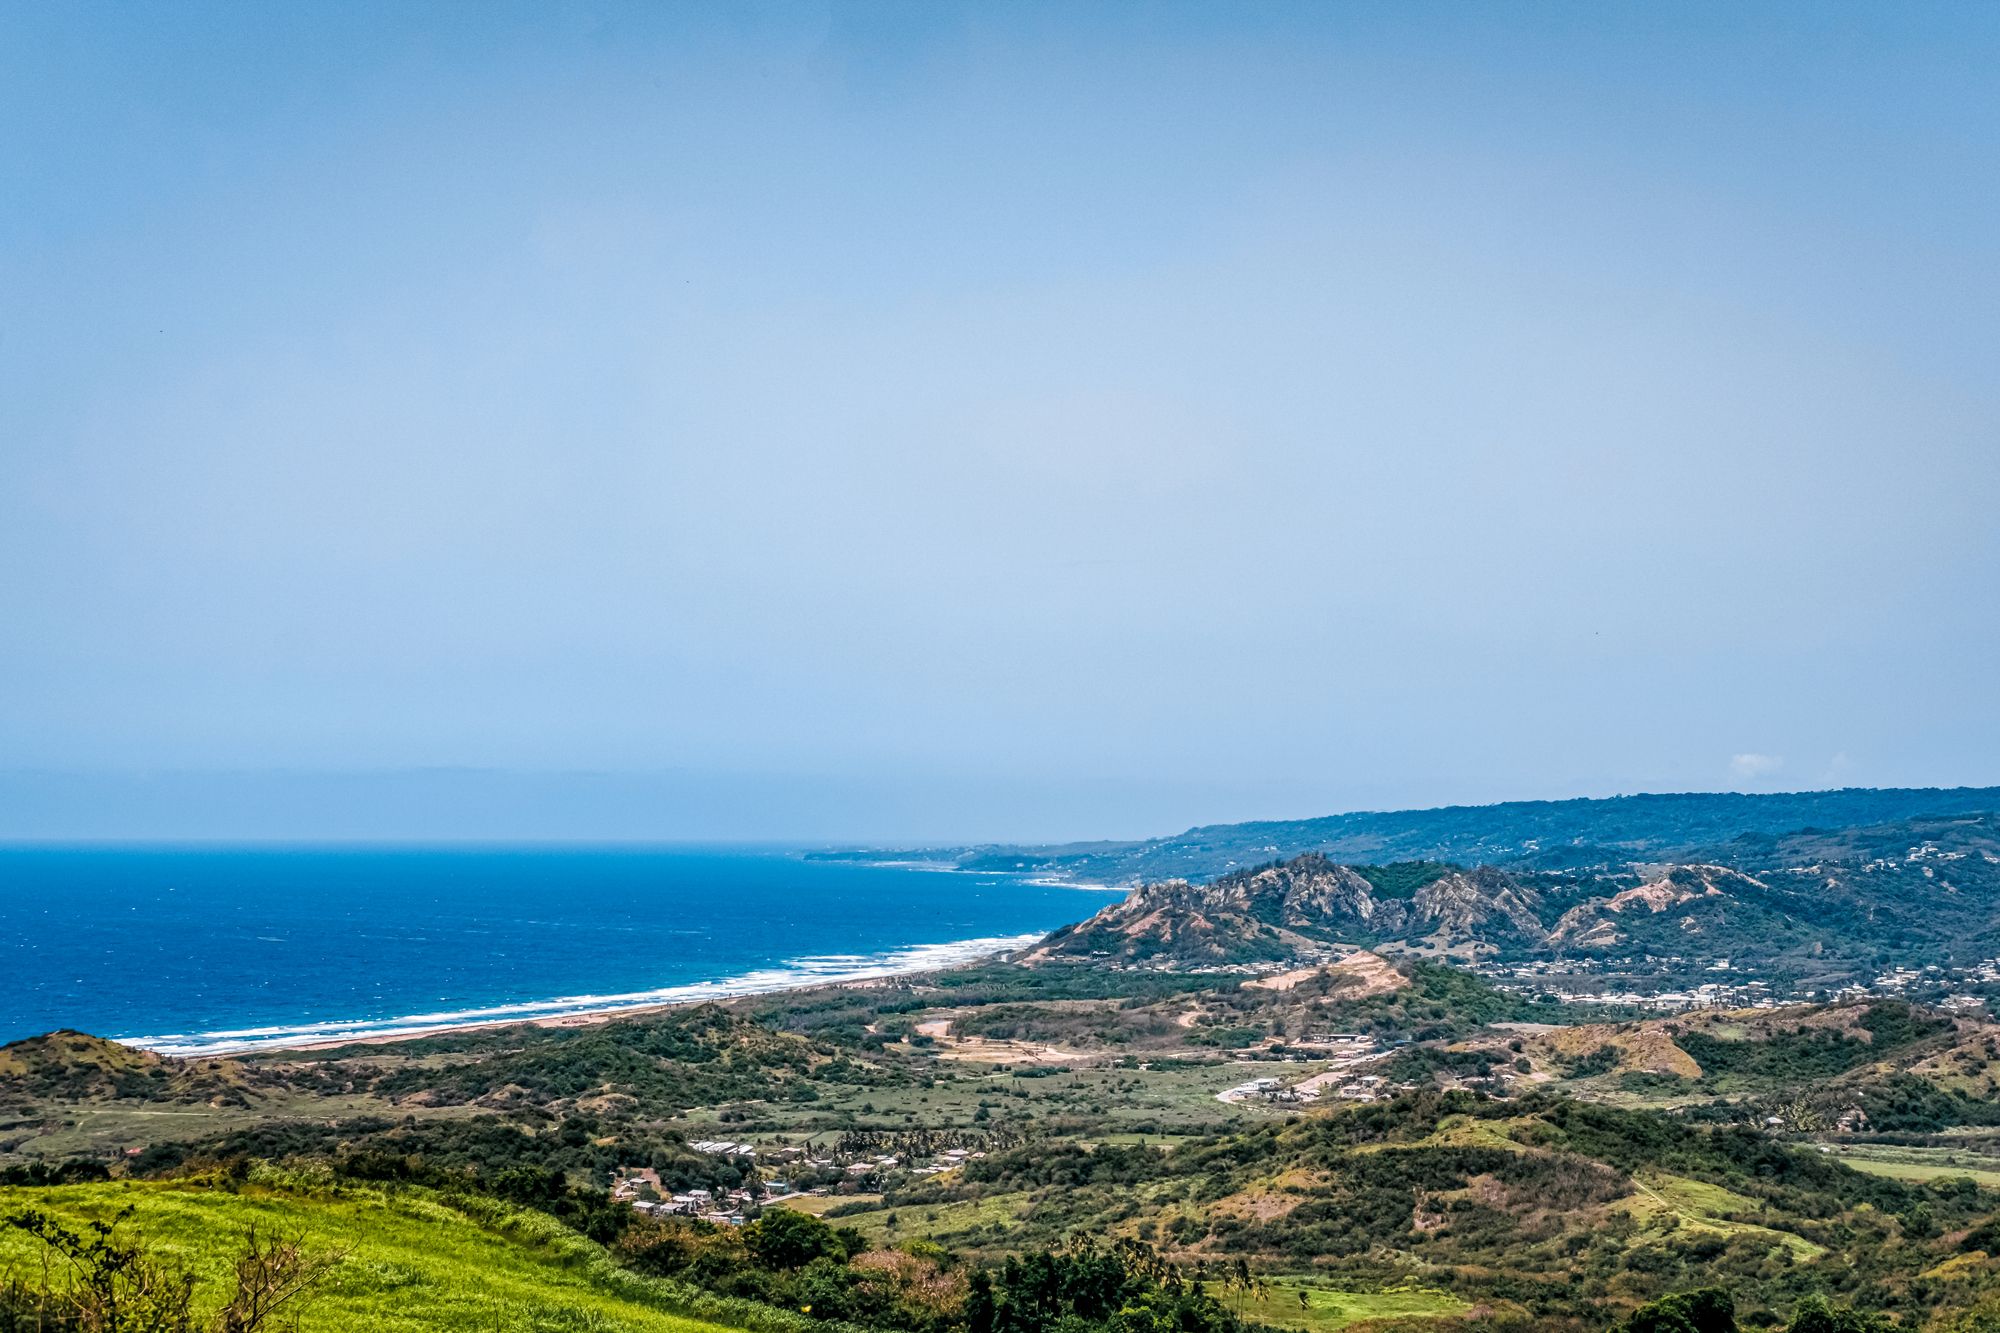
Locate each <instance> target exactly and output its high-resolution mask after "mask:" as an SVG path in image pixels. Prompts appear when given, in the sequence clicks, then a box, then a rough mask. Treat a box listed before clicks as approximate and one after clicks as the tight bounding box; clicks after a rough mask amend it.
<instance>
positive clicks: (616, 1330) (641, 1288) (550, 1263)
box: [0, 1182, 719, 1333]
mask: <svg viewBox="0 0 2000 1333" xmlns="http://www.w3.org/2000/svg"><path fill="white" fill-rule="evenodd" d="M127 1205H130V1206H132V1207H133V1208H135V1210H136V1211H135V1213H134V1215H133V1217H132V1218H131V1219H130V1220H129V1221H127V1222H125V1223H124V1224H122V1226H121V1228H120V1235H122V1236H124V1235H131V1236H139V1237H143V1238H144V1240H145V1241H146V1242H147V1244H148V1247H149V1248H150V1249H152V1250H153V1251H155V1252H156V1253H157V1254H159V1255H161V1256H163V1257H167V1256H171V1257H172V1258H173V1259H175V1260H177V1261H179V1262H180V1263H182V1264H185V1265H186V1266H187V1268H188V1270H189V1271H190V1272H192V1273H194V1274H195V1275H196V1276H197V1277H198V1278H199V1280H200V1284H201V1285H200V1287H199V1289H198V1290H199V1293H200V1297H205V1298H206V1299H205V1301H203V1300H201V1299H200V1297H198V1303H200V1304H202V1305H203V1306H204V1308H212V1307H213V1305H215V1304H219V1303H220V1301H221V1300H222V1299H224V1298H225V1297H226V1295H227V1293H228V1291H229V1279H228V1274H229V1269H230V1261H231V1260H232V1258H233V1257H234V1255H235V1253H236V1252H237V1250H238V1249H239V1248H240V1246H241V1243H242V1238H243V1235H244V1233H245V1232H246V1231H247V1230H248V1229H249V1228H250V1227H251V1226H252V1225H255V1226H256V1227H257V1228H258V1229H259V1231H260V1232H261V1233H265V1234H270V1233H273V1232H278V1233H284V1234H286V1235H299V1234H302V1235H303V1236H304V1237H305V1240H306V1244H307V1245H308V1246H310V1247H311V1248H312V1249H314V1250H317V1251H319V1252H322V1253H325V1252H329V1251H334V1250H339V1251H343V1252H345V1255H346V1258H345V1260H344V1261H343V1262H342V1263H341V1265H340V1266H339V1268H338V1269H336V1270H335V1272H334V1274H333V1275H332V1277H331V1278H330V1279H329V1280H328V1282H327V1284H326V1286H325V1288H324V1289H323V1290H322V1292H321V1293H320V1294H319V1296H318V1298H317V1299H316V1300H315V1301H314V1302H313V1303H312V1304H311V1305H309V1306H308V1307H307V1308H306V1311H305V1318H304V1321H303V1324H304V1329H305V1330H306V1333H350V1331H351V1330H358V1329H367V1330H370V1333H496V1331H504V1333H704V1331H705V1330H709V1329H714V1328H717V1327H719V1326H718V1325H715V1324H709V1323H704V1322H701V1321H699V1320H696V1319H692V1318H687V1317H685V1316H682V1315H677V1314H674V1313H671V1310H672V1308H673V1307H674V1306H675V1305H676V1304H678V1298H677V1296H676V1294H675V1293H674V1292H672V1291H670V1290H669V1289H668V1288H667V1287H666V1286H665V1285H664V1284H659V1283H654V1282H651V1281H649V1280H647V1279H644V1278H640V1277H637V1276H635V1275H633V1274H630V1273H627V1272H625V1271H624V1270H623V1269H620V1268H618V1267H617V1266H616V1265H614V1264H613V1263H611V1261H610V1260H609V1258H608V1257H606V1255H605V1254H604V1252H603V1251H602V1250H601V1249H599V1248H598V1247H597V1246H594V1245H592V1244H590V1243H589V1242H588V1241H586V1240H583V1239H582V1238H581V1237H578V1236H576V1235H575V1234H574V1233H571V1232H569V1231H566V1230H564V1229H563V1228H562V1227H560V1226H558V1225H556V1224H555V1223H554V1222H552V1221H551V1220H549V1219H547V1218H544V1217H541V1216H540V1215H538V1214H533V1213H522V1212H515V1211H512V1210H508V1209H504V1208H500V1207H497V1206H494V1207H491V1208H490V1209H489V1208H486V1207H485V1206H480V1213H481V1214H482V1215H480V1216H477V1217H475V1216H473V1215H471V1214H470V1213H468V1212H462V1211H459V1210H458V1209H456V1208H453V1207H447V1206H446V1205H445V1204H443V1203H441V1202H439V1201H438V1200H436V1199H434V1198H432V1197H430V1196H428V1195H426V1194H422V1193H419V1192H415V1191H412V1192H405V1193H396V1194H385V1193H381V1192H377V1191H373V1190H357V1189H346V1190H343V1191H342V1192H341V1193H340V1194H339V1196H338V1197H335V1196H333V1195H332V1194H318V1195H314V1194H306V1193H299V1192H294V1191H291V1190H280V1189H268V1188H259V1187H256V1186H254V1185H253V1186H245V1187H243V1188H242V1189H241V1190H240V1191H238V1192H229V1191H225V1190H221V1189H213V1188H203V1187H199V1186H190V1185H187V1184H180V1183H175V1184H141V1183H136V1182H114V1183H110V1184H95V1185H76V1186H65V1187H61V1188H56V1189H0V1216H7V1215H11V1214H14V1213H17V1212H19V1211H21V1210H23V1209H26V1208H35V1209H39V1210H41V1211H43V1212H46V1213H49V1214H52V1215H54V1216H55V1217H57V1218H58V1219H60V1220H62V1221H64V1222H65V1223H66V1224H68V1225H71V1226H75V1225H76V1224H78V1223H81V1222H85V1221H90V1220H93V1219H103V1220H109V1219H110V1218H112V1217H113V1216H114V1215H115V1214H116V1213H117V1212H118V1211H119V1210H120V1209H122V1208H124V1207H126V1206H127ZM39 1253H40V1246H39V1242H36V1241H34V1240H33V1239H32V1238H30V1237H28V1236H26V1235H24V1234H22V1233H20V1232H18V1231H13V1230H11V1229H9V1230H8V1231H5V1232H0V1268H11V1269H13V1270H14V1271H16V1272H34V1271H39Z"/></svg>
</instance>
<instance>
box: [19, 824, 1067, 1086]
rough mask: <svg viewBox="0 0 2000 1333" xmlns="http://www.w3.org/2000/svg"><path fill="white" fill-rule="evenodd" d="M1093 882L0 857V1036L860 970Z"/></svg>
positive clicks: (579, 858) (414, 861) (185, 854)
mask: <svg viewBox="0 0 2000 1333" xmlns="http://www.w3.org/2000/svg"><path fill="white" fill-rule="evenodd" d="M1105 900H1106V899H1105V895H1104V893H1103V891H1101V890H1090V889H1076V888H1066V887H1062V886H1057V885H1050V884H1038V883H1034V882H1031V881H1030V880H1028V879H1026V878H1021V877H1010V876H999V875H971V874H964V873H958V872H953V871H944V870H932V869H917V868H903V867H886V866H868V865H857V864H847V863H840V862H824V861H806V860H803V859H801V858H800V857H799V856H797V855H796V854H793V853H787V852H778V851H769V850H763V849H756V850H744V849H695V850H691V849H686V848H672V849H659V848H644V849H633V848H599V849H581V850H580V849H576V848H559V849H558V848H528V849H492V848H478V849H467V848H449V849H416V850H413V849H408V848H395V849H389V848H339V849H327V848H304V847H296V848H271V847H245V848H214V847H203V848H182V847H176V848H148V849H137V848H115V849H113V848H24V847H12V848H0V1042H4V1041H11V1040H14V1039H15V1038H18V1037H24V1036H29V1035H32V1034H35V1033H39V1032H46V1031H49V1030H51V1029H54V1028H63V1027H67V1028H78V1029H81V1030H83V1031H86V1032H93V1033H96V1034H98V1035H100V1036H107V1037H116V1038H119V1039H121V1040H127V1041H132V1042H134V1043H136V1044H139V1045H143V1046H148V1047H151V1048H153V1049H156V1050H162V1051H172V1052H176V1053H193V1052H198V1051H211V1050H238V1049H246V1048H251V1047H255V1046H258V1045H274V1044H284V1043H288V1042H297V1041H302V1040H313V1039H321V1040H323V1039H327V1038H333V1037H342V1036H363V1035H374V1034H380V1033H387V1032H395V1031H411V1030H423V1029H427V1028H432V1027H437V1026H449V1025H453V1024H458V1023H466V1022H476V1021H480V1020H489V1019H495V1018H508V1017H522V1018H526V1017H535V1016H544V1015H553V1014H561V1013H565V1012H574V1011H577V1010H582V1009H596V1008H605V1007H612V1006H618V1005H641V1004H646V1003H660V1002H663V1001H668V1000H677V999H695V998H700V997H702V996H704V995H725V994H742V993H747V992H750V991H757V990H769V989H775V988H777V987H780V986H785V985H797V984H800V983H801V982H806V981H811V980H814V979H833V978H839V977H854V976H866V975H880V974H882V973H884V972H888V971H895V970H910V969H912V968H915V967H919V966H923V965H932V964H938V963H944V962H950V961H955V960H957V959H960V958H965V957H971V956H977V955H978V954H981V953H985V952H992V951H995V950H997V949H999V948H1001V947H1005V946H1007V945H1010V944H1014V943H1015V942H1016V941H1018V939H1019V937H1022V936H1030V935H1037V934H1041V933H1043V932H1045V931H1048V930H1052V929H1054V928H1055V927H1056V926H1059V925H1062V924H1064V923H1066V922H1070V921H1076V920H1081V919H1082V918H1083V917H1085V916H1088V915H1089V914H1090V913H1092V912H1094V911H1096V910H1097V909H1098V908H1099V907H1101V906H1102V905H1103V904H1104V902H1105Z"/></svg>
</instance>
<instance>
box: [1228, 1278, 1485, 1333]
mask: <svg viewBox="0 0 2000 1333" xmlns="http://www.w3.org/2000/svg"><path fill="white" fill-rule="evenodd" d="M1216 1295H1217V1298H1218V1299H1220V1300H1222V1302H1223V1303H1224V1304H1225V1305H1227V1306H1228V1307H1229V1308H1230V1309H1232V1310H1234V1311H1236V1312H1237V1313H1238V1314H1239V1315H1241V1316H1242V1317H1243V1318H1245V1319H1247V1320H1250V1321H1252V1322H1254V1323H1259V1324H1269V1325H1271V1326H1272V1327H1274V1328H1296V1329H1303V1330H1307V1333H1331V1330H1333V1329H1339V1328H1346V1327H1347V1326H1348V1325H1349V1324H1353V1323H1358V1322H1360V1321H1361V1320H1364V1319H1448V1318H1450V1317H1452V1316H1454V1315H1460V1314H1464V1313H1465V1312H1466V1311H1467V1310H1469V1309H1471V1308H1472V1307H1471V1306H1469V1305H1467V1304H1466V1303H1465V1302H1464V1301H1462V1300H1460V1299H1458V1297H1456V1296H1453V1295H1451V1294H1450V1293H1449V1292H1443V1291H1432V1290H1430V1289H1428V1288H1424V1287H1393V1288H1390V1289H1389V1290H1386V1291H1336V1290H1333V1289H1330V1288H1327V1287H1319V1286H1313V1285H1311V1284H1309V1283H1305V1282H1300V1281H1294V1280H1291V1279H1287V1278H1274V1279H1272V1280H1271V1287H1270V1294H1269V1295H1267V1296H1245V1295H1237V1294H1229V1295H1224V1294H1223V1293H1221V1292H1220V1291H1219V1290H1218V1291H1216ZM1301 1295H1304V1297H1305V1302H1304V1303H1303V1304H1301V1303H1300V1301H1299V1297H1300V1296H1301Z"/></svg>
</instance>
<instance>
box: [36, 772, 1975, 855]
mask: <svg viewBox="0 0 2000 1333" xmlns="http://www.w3.org/2000/svg"><path fill="white" fill-rule="evenodd" d="M1965 789H1967V788H1965V787H1957V788H1954V787H1947V786H1929V787H1918V788H1917V790H1926V791H1937V792H1940V793H1943V792H1949V791H1953V790H1965ZM1971 789H1972V790H1980V788H1978V787H1972V788H1971ZM1835 790H1841V789H1839V788H1826V787H1822V788H1813V789H1807V790H1804V791H1797V792H1785V791H1770V792H1753V793H1741V792H1736V791H1731V790H1719V791H1702V792H1692V791H1672V792H1669V791H1629V792H1605V793H1589V794H1582V795H1569V796H1533V795H1523V796H1513V797H1501V798H1498V799H1496V800H1491V801H1452V802H1439V803H1433V804H1428V805H1410V806H1393V805H1383V806H1368V807H1351V808H1344V809H1313V810H1293V811H1288V812H1285V813H1276V812H1273V811H1271V810H1245V809H1231V810H1229V811H1228V813H1226V814H1225V815H1222V816H1219V817H1213V818H1211V817H1205V816H1204V817H1196V818H1191V819H1187V820H1184V821H1183V822H1180V823H1176V824H1173V825H1171V826H1156V827H1144V826H1141V825H1140V824H1139V823H1137V822H1136V821H1137V820H1138V819H1140V818H1143V816H1141V815H1139V814H1137V813H1133V814H1131V815H1130V816H1129V817H1128V819H1127V820H1126V822H1125V823H1124V824H1122V825H1119V826H1117V827H1106V826H1103V825H1101V824H1092V823H1088V822H1084V821H1088V820H1094V819H1098V818H1100V817H1101V810H1100V809H1099V808H1095V807H1094V808H1092V809H1091V810H1090V811H1089V812H1088V813H1086V814H1084V815H1081V816H1079V815H1077V814H1075V813H1070V814H1068V815H1063V814H1061V813H1058V812H1057V807H1058V804H1059V802H1060V801H1061V799H1062V797H1063V796H1064V795H1065V792H1064V791H1063V790H1062V789H1061V788H1060V787H1056V788H1054V789H1053V790H1052V789H1050V788H1048V787H1039V788H1037V789H1035V790H1034V791H1033V792H1026V791H1023V792H1014V793H1005V795H1007V796H1009V797H1011V798H1013V801H1014V804H1012V805H1009V806H1007V807H1006V809H1007V815H1006V818H1007V819H1009V820H1013V819H1018V818H1019V813H1020V810H1021V809H1022V808H1024V803H1026V802H1028V801H1030V800H1039V801H1040V802H1041V803H1042V810H1041V815H1042V818H1041V820H1040V827H1042V828H1044V829H1049V830H1054V831H1052V832H1046V833H1044V834H1042V835H1040V836H1036V835H1033V834H1022V833H1019V832H1014V831H1011V830H1012V827H1013V826H1012V825H1011V824H1009V823H1002V824H998V825H992V826H988V828H987V830H986V831H981V829H980V827H979V826H978V825H972V824H967V823H965V822H963V816H962V815H959V814H956V813H955V812H956V811H958V810H959V809H961V808H962V806H963V803H964V795H965V794H964V793H963V792H962V791H950V792H945V793H935V792H933V793H930V794H929V797H930V799H929V801H928V802H925V801H923V800H918V799H913V797H914V793H913V792H912V791H910V790H902V791H894V790H882V789H867V790H861V791H850V792H847V793H845V794H844V799H840V800H830V799H828V797H829V789H828V787H827V786H826V785H825V784H813V783H810V782H802V781H801V782H795V783H794V784H793V785H792V786H791V787H790V788H789V789H786V790H785V794H786V795H788V796H789V797H790V798H791V799H790V806H789V808H790V809H791V810H792V811H793V812H794V813H793V818H794V819H802V820H804V821H805V822H803V823H801V824H799V825H797V826H796V827H795V828H794V830H793V831H791V832H784V833H775V834H774V833H772V832H771V831H770V829H769V828H768V826H767V825H765V824H764V823H762V822H759V821H756V820H755V819H754V817H753V818H752V819H751V820H750V821H746V820H745V814H744V812H745V811H746V810H747V809H752V808H754V806H755V804H756V800H757V798H759V797H760V796H762V797H769V796H770V795H771V794H772V784H770V783H768V782H762V783H759V782H754V781H753V782H748V783H746V782H742V781H739V782H736V783H722V784H718V783H717V782H716V781H715V780H714V777H713V775H707V774H704V775H680V776H679V777H678V778H676V777H672V776H665V775H658V774H652V775H632V774H626V775H618V774H604V773H595V774H585V773H572V774H562V775H553V774H522V773H501V772H495V771H483V772H482V771H477V770H468V769H433V770H408V771H404V772H398V773H388V772H384V773H345V774H332V773H319V774H304V773H290V774H270V773H235V774H228V773H207V774H187V773H181V774H148V775H120V776H118V777H114V778H106V777H102V776H99V777H96V778H88V777H79V776H78V775H74V774H69V775H64V774H51V773H0V846H10V845H12V846H25V845H32V844H45V845H79V846H82V845H92V844H99V843H102V844H129V845H147V844H156V845H171V844H178V843H193V844H213V845H231V844H237V845H260V844H283V845H299V846H312V845H321V846H356V847H365V846H370V845H376V846H385V847H391V846H439V847H443V846H466V847H481V846H485V847H493V846H505V845H509V844H513V845H519V846H524V847H560V846H604V847H608V846H619V845H631V846H685V847H701V846H712V847H731V846H734V847H754V846H764V847H774V848H781V847H788V848H811V847H842V846H846V847H866V846H878V847H909V848H921V847H924V846H936V847H955V846H968V845H974V844H980V843H1019V844H1029V845H1032V844H1038V843H1066V842H1091V841H1100V840H1102V841H1143V840H1145V839H1147V838H1154V837H1165V836H1171V835H1174V834H1179V833H1183V832H1186V831H1188V830H1190V829H1195V828H1200V827H1203V826H1207V825H1216V824H1232V823H1240V822H1246V821H1261V820H1280V821H1282V820H1291V819H1312V818H1319V817H1324V816H1329V815H1344V814H1356V813H1393V812H1395V811H1399V810H1410V811H1422V810H1433V809H1439V808H1482V807H1490V806H1494V805H1507V804H1517V803H1535V802H1545V801H1563V800H1578V799H1581V800H1592V799H1615V798H1619V797H1637V796H1701V795H1753V796H1756V795H1774V796H1775V795H1810V794H1812V793H1814V792H1827V791H1835ZM1849 790H1853V789H1852V788H1849ZM1866 790H1881V789H1880V788H1871V789H1866ZM1157 799H1158V794H1157V793H1155V792H1148V791H1139V792H1132V791H1121V792H1119V793H1115V794H1113V795H1112V797H1111V801H1112V802H1113V803H1117V802H1122V804H1123V806H1124V807H1125V808H1126V809H1128V810H1130V811H1133V812H1136V811H1137V810H1139V809H1141V808H1151V807H1152V805H1153V804H1154V803H1156V802H1157ZM940 818H942V819H945V820H947V821H950V820H953V819H956V820H958V821H960V822H957V823H952V822H944V823H939V822H936V821H938V820H939V819H940ZM870 829H872V830H874V831H873V832H869V831H867V830H870ZM994 829H997V830H998V831H993V830H994ZM856 830H861V831H858V832H857V831H856Z"/></svg>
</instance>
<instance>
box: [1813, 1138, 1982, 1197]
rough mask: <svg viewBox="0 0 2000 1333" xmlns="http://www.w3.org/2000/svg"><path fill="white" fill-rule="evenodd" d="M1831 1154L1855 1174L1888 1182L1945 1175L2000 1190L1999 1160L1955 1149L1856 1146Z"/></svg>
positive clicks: (1931, 1178) (1943, 1176) (1837, 1150)
mask: <svg viewBox="0 0 2000 1333" xmlns="http://www.w3.org/2000/svg"><path fill="white" fill-rule="evenodd" d="M1833 1155H1834V1156H1836V1157H1838V1158H1839V1159H1840V1160H1841V1161H1843V1162H1845V1163H1846V1164H1847V1165H1849V1166H1851V1167H1853V1168H1854V1169H1855V1170H1856V1171H1867V1172H1870V1173H1871V1174H1874V1175H1878V1176H1888V1177H1890V1178H1891V1179H1892V1180H1942V1179H1944V1178H1945V1177H1947V1176H1970V1177H1971V1178H1972V1179H1973V1180H1976V1181H1978V1182H1979V1183H1980V1184H1981V1185H1984V1186H1986V1187H1987V1188H1989V1189H2000V1161H1996V1160H1995V1159H1993V1158H1990V1157H1981V1156H1978V1155H1976V1154H1973V1153H1967V1152H1962V1151H1960V1150H1959V1149H1956V1148H1901V1147H1882V1146H1878V1145H1874V1144H1866V1145H1859V1144H1857V1145H1851V1146H1846V1145H1844V1146H1842V1147H1838V1148H1835V1149H1834V1150H1833Z"/></svg>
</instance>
